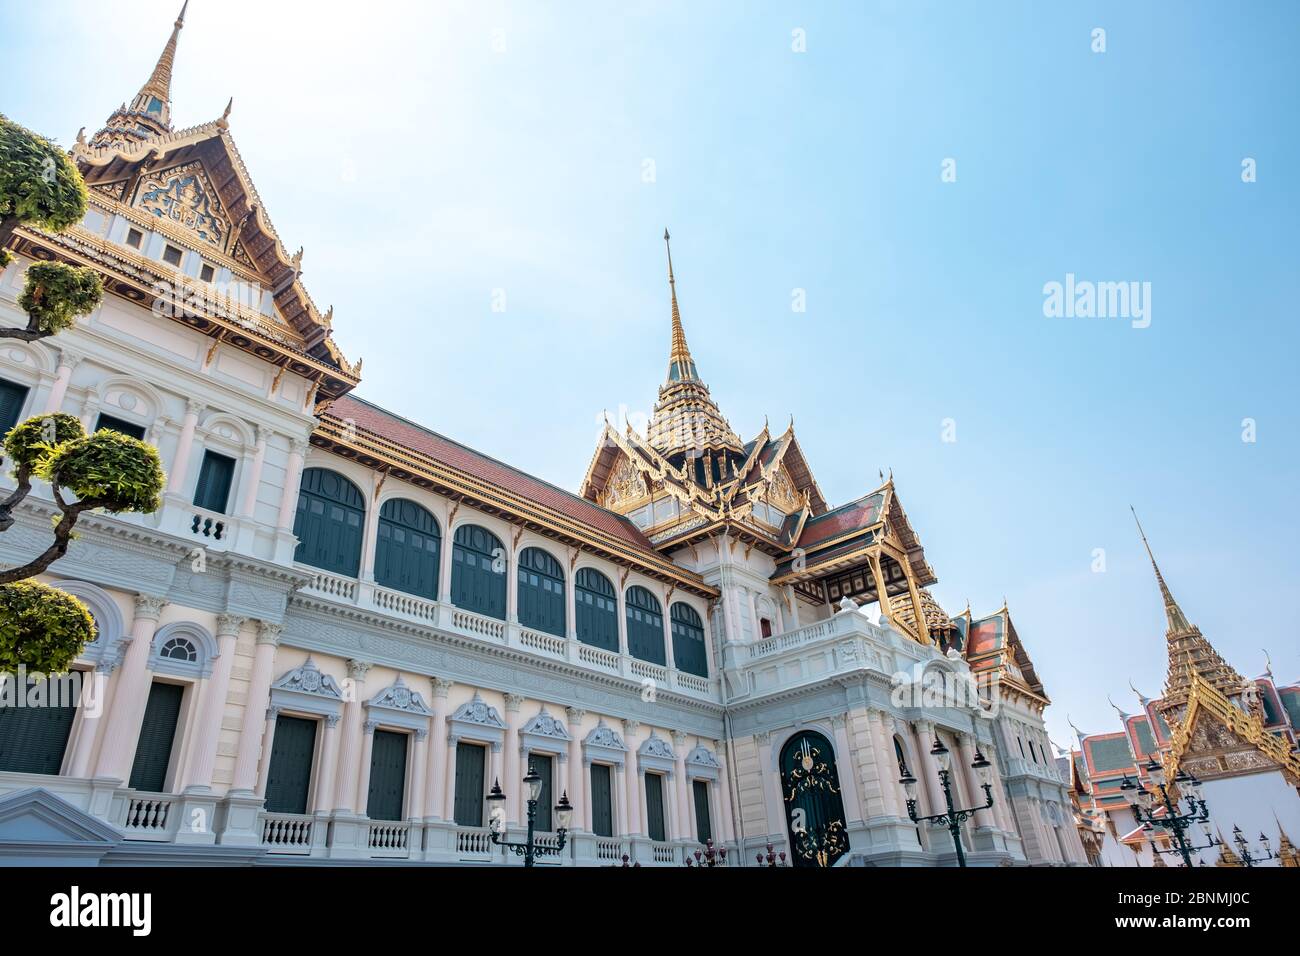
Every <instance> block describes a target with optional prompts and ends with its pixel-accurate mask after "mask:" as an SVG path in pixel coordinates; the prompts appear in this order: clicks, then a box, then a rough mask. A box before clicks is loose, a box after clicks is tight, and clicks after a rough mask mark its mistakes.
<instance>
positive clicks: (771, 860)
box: [758, 843, 789, 867]
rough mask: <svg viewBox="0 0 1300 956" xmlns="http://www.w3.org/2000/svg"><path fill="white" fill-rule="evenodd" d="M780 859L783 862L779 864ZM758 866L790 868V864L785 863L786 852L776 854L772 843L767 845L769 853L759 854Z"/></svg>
mask: <svg viewBox="0 0 1300 956" xmlns="http://www.w3.org/2000/svg"><path fill="white" fill-rule="evenodd" d="M778 858H779V859H780V861H781V862H779V863H778V862H777V859H778ZM758 865H759V866H771V867H776V866H789V864H788V863H786V862H785V850H782V851H781V852H780V853H779V854H778V853H777V852H776V850H774V849H773V847H772V844H770V843H769V844H768V845H767V853H766V854H763V853H760V854H758Z"/></svg>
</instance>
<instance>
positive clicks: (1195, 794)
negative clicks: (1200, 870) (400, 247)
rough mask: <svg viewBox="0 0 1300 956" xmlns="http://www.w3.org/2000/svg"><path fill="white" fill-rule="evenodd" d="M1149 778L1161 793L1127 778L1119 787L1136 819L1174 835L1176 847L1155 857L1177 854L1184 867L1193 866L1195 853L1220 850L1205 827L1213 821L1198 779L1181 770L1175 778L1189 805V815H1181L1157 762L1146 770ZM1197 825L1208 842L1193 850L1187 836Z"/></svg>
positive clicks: (1162, 851)
mask: <svg viewBox="0 0 1300 956" xmlns="http://www.w3.org/2000/svg"><path fill="white" fill-rule="evenodd" d="M1144 769H1145V770H1146V774H1147V776H1148V777H1149V778H1150V780H1151V782H1152V783H1153V784H1155V785H1156V787H1157V788H1158V789H1159V791H1160V792H1159V793H1158V794H1157V793H1155V792H1153V791H1152V790H1149V789H1147V788H1146V787H1144V786H1143V785H1142V784H1141V783H1140V782H1139V783H1134V782H1133V781H1132V780H1130V779H1129V778H1128V775H1127V774H1126V775H1125V776H1124V782H1123V783H1121V784H1120V785H1119V792H1120V795H1121V796H1122V797H1123V798H1124V800H1125V802H1126V803H1128V805H1129V806H1130V807H1132V808H1133V816H1134V817H1136V818H1137V821H1138V823H1141V824H1142V825H1143V826H1144V827H1145V828H1146V829H1148V830H1149V829H1152V828H1153V827H1160V828H1162V829H1164V830H1168V831H1170V832H1171V833H1172V834H1173V837H1174V844H1175V846H1174V847H1173V848H1172V849H1169V850H1158V849H1156V850H1155V852H1156V853H1178V854H1180V855H1181V856H1182V858H1183V865H1184V866H1191V865H1192V851H1193V850H1206V849H1209V848H1210V847H1212V846H1217V845H1218V843H1219V841H1218V840H1216V839H1215V838H1214V837H1213V836H1212V835H1211V834H1210V829H1209V827H1208V826H1204V824H1205V823H1206V821H1208V820H1209V819H1210V807H1209V805H1208V804H1207V803H1206V802H1205V797H1204V795H1203V791H1202V790H1201V781H1199V780H1198V779H1196V777H1195V776H1194V775H1192V774H1189V773H1187V772H1186V771H1185V770H1183V769H1182V768H1179V770H1178V773H1177V775H1176V776H1175V777H1174V784H1175V785H1176V786H1177V787H1178V789H1179V793H1180V796H1182V799H1183V800H1185V801H1186V803H1187V808H1188V809H1187V812H1186V813H1182V814H1180V813H1179V812H1178V811H1179V804H1178V803H1175V802H1174V800H1173V798H1172V797H1170V796H1169V787H1168V786H1167V785H1166V782H1165V768H1164V767H1163V766H1161V765H1160V762H1159V761H1158V760H1155V759H1154V758H1153V759H1152V760H1150V761H1149V762H1148V763H1147V765H1146V767H1145V768H1144ZM1161 810H1164V812H1165V813H1164V816H1163V817H1157V816H1156V814H1158V813H1159V812H1160V811H1161ZM1195 823H1200V824H1203V826H1202V830H1203V832H1204V834H1205V837H1206V842H1205V843H1203V844H1201V845H1199V846H1194V845H1193V844H1192V843H1191V842H1189V841H1188V839H1187V837H1186V836H1184V834H1185V833H1186V832H1187V831H1188V830H1190V829H1191V828H1192V825H1193V824H1195ZM1152 849H1155V846H1154V844H1153V845H1152Z"/></svg>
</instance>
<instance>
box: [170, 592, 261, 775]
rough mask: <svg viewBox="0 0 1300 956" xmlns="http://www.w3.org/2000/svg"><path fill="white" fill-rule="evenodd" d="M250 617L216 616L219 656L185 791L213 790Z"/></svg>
mask: <svg viewBox="0 0 1300 956" xmlns="http://www.w3.org/2000/svg"><path fill="white" fill-rule="evenodd" d="M246 620H248V619H247V618H243V617H239V616H238V615H235V614H218V615H217V659H216V663H215V664H214V666H213V668H212V674H211V675H210V676H209V677H208V679H207V681H206V682H205V687H204V690H203V698H202V701H201V703H200V707H199V713H198V733H197V735H196V736H195V738H194V749H193V751H192V753H191V756H192V759H191V761H190V769H189V772H188V773H187V774H186V775H185V776H186V786H185V790H186V791H195V790H197V791H200V792H202V793H207V792H208V791H210V790H211V789H212V769H213V765H214V764H215V763H216V759H217V741H218V739H219V738H220V736H221V721H222V718H223V717H225V715H226V695H227V693H228V691H229V690H230V669H231V668H232V667H233V666H234V664H235V645H236V644H238V643H239V632H240V630H241V629H242V628H243V626H244V622H245V621H246Z"/></svg>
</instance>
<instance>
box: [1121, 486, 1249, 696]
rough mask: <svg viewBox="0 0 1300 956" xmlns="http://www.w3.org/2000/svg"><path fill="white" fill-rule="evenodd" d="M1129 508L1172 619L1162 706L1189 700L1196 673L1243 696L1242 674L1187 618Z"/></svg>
mask: <svg viewBox="0 0 1300 956" xmlns="http://www.w3.org/2000/svg"><path fill="white" fill-rule="evenodd" d="M1129 510H1130V511H1132V512H1133V520H1134V521H1136V522H1137V527H1138V534H1140V535H1141V536H1142V543H1143V544H1144V545H1145V546H1146V549H1147V556H1148V557H1150V558H1151V567H1152V569H1153V570H1154V571H1155V573H1156V582H1157V583H1158V584H1159V585H1160V595H1161V597H1163V598H1164V602H1165V618H1166V620H1167V621H1168V622H1169V628H1168V630H1166V631H1165V641H1166V643H1167V645H1168V650H1169V670H1168V672H1167V673H1166V675H1165V696H1164V698H1163V701H1162V705H1163V706H1162V709H1163V710H1166V711H1167V710H1168V709H1169V708H1170V707H1175V708H1177V707H1178V706H1179V705H1182V704H1185V703H1186V702H1187V698H1188V694H1189V692H1190V690H1191V685H1192V676H1193V675H1196V676H1199V677H1201V678H1202V679H1203V680H1205V681H1207V682H1209V683H1210V684H1212V685H1213V686H1214V687H1215V689H1216V690H1218V691H1219V692H1220V693H1222V694H1224V695H1225V696H1228V697H1235V696H1237V695H1239V694H1240V693H1241V688H1242V684H1243V683H1244V681H1243V679H1242V676H1241V675H1240V674H1238V673H1237V672H1236V671H1235V670H1233V668H1232V667H1231V666H1230V665H1229V664H1228V663H1227V662H1226V661H1225V660H1224V659H1223V658H1222V657H1220V656H1219V652H1218V651H1216V650H1215V649H1214V646H1213V645H1212V644H1210V642H1209V641H1207V640H1206V639H1205V637H1204V636H1203V635H1202V634H1201V629H1200V628H1198V627H1197V626H1196V625H1194V624H1192V623H1191V622H1189V621H1188V620H1187V615H1185V614H1184V613H1183V610H1182V608H1180V607H1179V606H1178V602H1177V601H1175V600H1174V596H1173V594H1171V593H1170V591H1169V586H1168V585H1167V584H1165V579H1164V575H1162V574H1161V573H1160V566H1159V565H1158V564H1156V557H1155V554H1154V553H1153V552H1152V551H1151V543H1150V542H1149V541H1147V536H1146V533H1145V532H1144V531H1143V530H1142V522H1141V521H1138V516H1137V511H1136V510H1135V509H1134V508H1133V506H1132V505H1130V506H1129ZM1169 716H1170V715H1169V714H1168V713H1167V714H1166V718H1167V719H1168V718H1169Z"/></svg>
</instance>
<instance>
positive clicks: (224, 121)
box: [217, 96, 235, 129]
mask: <svg viewBox="0 0 1300 956" xmlns="http://www.w3.org/2000/svg"><path fill="white" fill-rule="evenodd" d="M234 105H235V98H234V97H233V96H232V97H231V98H230V99H229V100H227V101H226V109H225V111H224V112H223V113H222V114H221V119H219V120H217V125H218V126H220V127H221V128H222V129H227V128H229V126H230V111H231V109H233V108H234Z"/></svg>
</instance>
